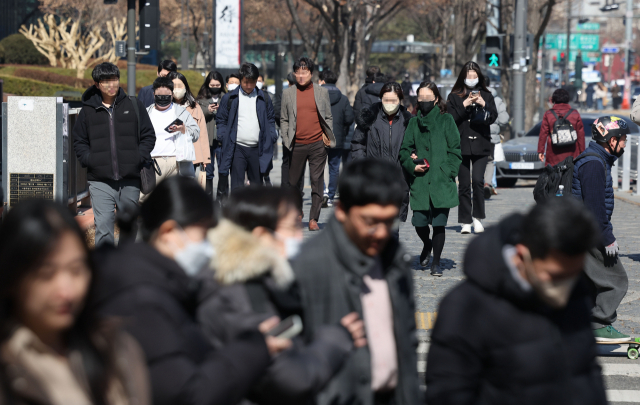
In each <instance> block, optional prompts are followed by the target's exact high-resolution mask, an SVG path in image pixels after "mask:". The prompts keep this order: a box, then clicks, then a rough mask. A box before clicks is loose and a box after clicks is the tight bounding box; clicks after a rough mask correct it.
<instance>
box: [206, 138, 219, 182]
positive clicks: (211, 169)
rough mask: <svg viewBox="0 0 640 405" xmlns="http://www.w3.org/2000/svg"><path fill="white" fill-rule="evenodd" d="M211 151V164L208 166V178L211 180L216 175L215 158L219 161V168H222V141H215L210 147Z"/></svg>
mask: <svg viewBox="0 0 640 405" xmlns="http://www.w3.org/2000/svg"><path fill="white" fill-rule="evenodd" d="M209 151H210V152H211V164H209V165H208V166H207V180H211V179H213V178H214V177H215V170H216V166H215V165H214V162H213V161H214V158H215V160H216V161H217V162H218V169H219V168H220V157H221V156H220V153H221V152H222V147H221V146H220V142H218V141H217V140H216V141H213V145H211V146H210V147H209Z"/></svg>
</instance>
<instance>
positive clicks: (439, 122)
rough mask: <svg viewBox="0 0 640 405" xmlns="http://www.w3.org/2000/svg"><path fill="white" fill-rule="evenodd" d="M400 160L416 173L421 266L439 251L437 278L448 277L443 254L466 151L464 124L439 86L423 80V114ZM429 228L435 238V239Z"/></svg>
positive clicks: (420, 96)
mask: <svg viewBox="0 0 640 405" xmlns="http://www.w3.org/2000/svg"><path fill="white" fill-rule="evenodd" d="M436 107H437V108H436ZM400 162H401V163H402V166H403V167H404V168H405V170H406V172H407V173H410V187H411V209H412V210H413V217H412V218H411V223H412V224H413V226H414V227H415V228H416V233H417V234H418V236H419V237H420V239H421V240H422V242H423V243H424V247H423V249H422V253H421V254H420V265H421V266H423V267H426V266H427V265H428V263H429V258H430V257H431V249H433V262H432V264H431V275H433V276H442V270H441V269H440V255H441V254H442V249H443V248H444V240H445V226H446V225H447V219H448V218H449V209H450V208H452V207H456V206H458V188H457V186H456V180H455V179H456V176H457V175H458V169H459V168H460V163H461V162H462V153H461V152H460V133H459V132H458V126H457V125H456V123H455V121H454V120H453V117H452V116H451V115H450V114H448V113H447V104H446V102H445V101H444V100H443V99H442V97H440V92H439V91H438V86H436V84H435V83H433V82H422V83H421V84H420V86H419V87H418V115H417V116H416V117H414V118H412V119H411V121H409V125H408V126H407V130H406V132H405V135H404V141H403V142H402V148H401V149H400ZM429 225H431V226H432V227H433V239H429V235H430V230H429Z"/></svg>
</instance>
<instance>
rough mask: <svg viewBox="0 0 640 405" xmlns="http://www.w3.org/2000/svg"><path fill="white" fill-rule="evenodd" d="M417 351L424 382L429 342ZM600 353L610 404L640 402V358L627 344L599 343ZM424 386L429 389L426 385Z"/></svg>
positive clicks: (420, 345)
mask: <svg viewBox="0 0 640 405" xmlns="http://www.w3.org/2000/svg"><path fill="white" fill-rule="evenodd" d="M416 317H419V315H418V314H416ZM417 352H418V373H419V374H420V381H422V382H423V383H424V373H425V372H426V370H427V353H429V342H428V341H422V342H420V344H419V345H418V350H417ZM598 354H599V357H598V361H599V362H600V365H601V367H602V376H603V378H604V382H605V386H606V388H607V391H606V393H607V400H608V401H609V405H618V404H619V405H623V404H624V405H631V404H640V360H629V359H628V358H627V345H607V346H603V345H599V346H598ZM422 388H423V389H427V388H426V386H424V385H423V386H422Z"/></svg>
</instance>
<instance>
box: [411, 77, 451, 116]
mask: <svg viewBox="0 0 640 405" xmlns="http://www.w3.org/2000/svg"><path fill="white" fill-rule="evenodd" d="M420 89H429V90H431V91H432V92H433V95H434V96H435V97H436V99H437V100H438V101H437V102H436V106H438V108H439V109H440V114H444V113H446V112H447V102H446V101H444V100H443V99H442V97H441V96H440V90H438V85H437V84H435V83H434V82H422V83H420V86H418V90H417V91H416V94H420Z"/></svg>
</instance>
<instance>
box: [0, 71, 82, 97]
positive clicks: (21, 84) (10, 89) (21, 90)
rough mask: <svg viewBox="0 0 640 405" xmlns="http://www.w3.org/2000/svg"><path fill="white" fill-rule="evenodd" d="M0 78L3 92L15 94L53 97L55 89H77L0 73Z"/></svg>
mask: <svg viewBox="0 0 640 405" xmlns="http://www.w3.org/2000/svg"><path fill="white" fill-rule="evenodd" d="M0 79H3V80H4V92H5V93H9V94H15V95H16V96H34V97H53V96H54V95H55V93H56V92H57V91H78V90H77V89H74V88H73V87H70V86H64V85H61V84H51V83H45V82H40V81H37V80H31V79H21V78H17V77H13V76H5V75H0Z"/></svg>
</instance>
